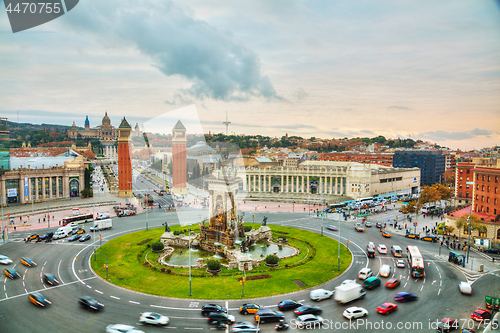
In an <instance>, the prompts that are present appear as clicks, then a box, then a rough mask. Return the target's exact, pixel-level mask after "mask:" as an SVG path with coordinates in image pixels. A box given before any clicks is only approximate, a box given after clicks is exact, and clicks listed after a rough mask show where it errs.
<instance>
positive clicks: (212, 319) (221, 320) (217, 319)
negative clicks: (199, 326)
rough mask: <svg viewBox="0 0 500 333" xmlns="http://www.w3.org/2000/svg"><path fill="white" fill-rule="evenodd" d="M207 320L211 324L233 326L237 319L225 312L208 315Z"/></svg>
mask: <svg viewBox="0 0 500 333" xmlns="http://www.w3.org/2000/svg"><path fill="white" fill-rule="evenodd" d="M207 320H208V322H209V323H210V324H232V323H234V322H235V320H236V318H235V317H234V316H233V315H228V314H227V313H225V312H211V313H209V314H208V316H207Z"/></svg>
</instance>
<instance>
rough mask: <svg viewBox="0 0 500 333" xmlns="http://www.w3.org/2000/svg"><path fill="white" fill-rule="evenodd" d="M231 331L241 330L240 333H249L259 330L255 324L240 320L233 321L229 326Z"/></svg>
mask: <svg viewBox="0 0 500 333" xmlns="http://www.w3.org/2000/svg"><path fill="white" fill-rule="evenodd" d="M231 332H241V333H250V332H256V333H257V332H260V329H259V328H258V327H257V325H254V324H252V323H249V322H248V321H240V322H238V323H234V324H233V326H232V327H231Z"/></svg>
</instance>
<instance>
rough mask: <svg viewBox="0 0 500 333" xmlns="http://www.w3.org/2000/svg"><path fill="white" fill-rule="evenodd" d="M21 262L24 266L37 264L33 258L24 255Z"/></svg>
mask: <svg viewBox="0 0 500 333" xmlns="http://www.w3.org/2000/svg"><path fill="white" fill-rule="evenodd" d="M21 264H23V265H24V266H28V267H33V266H36V262H34V261H33V259H31V258H28V257H22V258H21Z"/></svg>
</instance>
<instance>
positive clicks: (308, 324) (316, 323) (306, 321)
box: [296, 314, 323, 329]
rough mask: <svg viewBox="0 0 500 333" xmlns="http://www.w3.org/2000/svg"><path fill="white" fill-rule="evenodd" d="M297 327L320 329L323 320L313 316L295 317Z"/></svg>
mask: <svg viewBox="0 0 500 333" xmlns="http://www.w3.org/2000/svg"><path fill="white" fill-rule="evenodd" d="M296 323H297V327H298V328H299V329H302V328H321V324H322V323H323V318H321V317H320V316H315V315H311V314H308V315H303V316H298V317H297V322H296Z"/></svg>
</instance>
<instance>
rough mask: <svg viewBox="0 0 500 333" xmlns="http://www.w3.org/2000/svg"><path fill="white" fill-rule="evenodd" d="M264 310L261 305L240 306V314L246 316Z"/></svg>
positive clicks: (248, 304) (246, 304)
mask: <svg viewBox="0 0 500 333" xmlns="http://www.w3.org/2000/svg"><path fill="white" fill-rule="evenodd" d="M261 309H264V307H263V306H262V305H259V304H255V303H245V304H243V305H242V306H240V313H242V314H244V315H247V314H250V313H251V314H254V313H257V312H258V311H259V310H261Z"/></svg>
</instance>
